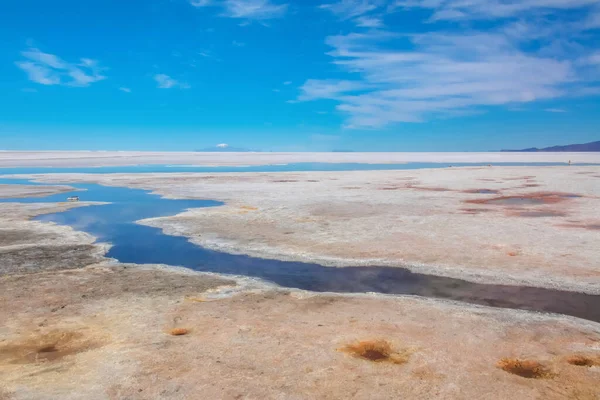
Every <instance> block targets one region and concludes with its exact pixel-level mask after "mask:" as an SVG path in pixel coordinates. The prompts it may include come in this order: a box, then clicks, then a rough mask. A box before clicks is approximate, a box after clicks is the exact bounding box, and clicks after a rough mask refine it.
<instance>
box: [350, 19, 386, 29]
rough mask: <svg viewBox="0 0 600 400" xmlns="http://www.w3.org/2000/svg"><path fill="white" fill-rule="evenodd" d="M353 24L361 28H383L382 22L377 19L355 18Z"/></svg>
mask: <svg viewBox="0 0 600 400" xmlns="http://www.w3.org/2000/svg"><path fill="white" fill-rule="evenodd" d="M354 22H355V23H356V25H357V26H360V27H362V28H380V27H382V26H383V21H382V20H381V18H378V17H367V16H362V17H357V18H356V19H355V20H354Z"/></svg>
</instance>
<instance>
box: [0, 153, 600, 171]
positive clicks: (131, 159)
mask: <svg viewBox="0 0 600 400" xmlns="http://www.w3.org/2000/svg"><path fill="white" fill-rule="evenodd" d="M569 160H570V161H572V162H574V163H598V164H600V153H518V152H515V153H512V152H474V153H427V152H423V153H400V152H394V153H385V152H377V153H359V152H356V153H308V152H307V153H281V152H279V153H278V152H256V153H253V152H245V153H202V152H139V151H137V152H134V151H21V152H20V151H0V167H65V168H66V167H102V166H119V165H121V166H123V165H145V164H163V165H168V164H179V165H181V164H189V165H212V166H235V165H267V164H271V165H273V164H290V163H311V162H312V163H368V164H402V163H408V162H435V163H469V162H477V163H482V162H483V163H502V162H529V163H533V162H559V163H568V162H569Z"/></svg>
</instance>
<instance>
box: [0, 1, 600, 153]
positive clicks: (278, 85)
mask: <svg viewBox="0 0 600 400" xmlns="http://www.w3.org/2000/svg"><path fill="white" fill-rule="evenodd" d="M1 3H2V4H0V37H1V38H2V40H1V41H0V93H1V94H2V95H1V96H0V149H4V150H165V151H176V150H197V149H203V148H207V147H212V146H216V145H217V144H228V145H230V146H232V147H238V148H248V149H254V150H263V151H331V150H352V151H487V150H498V149H503V148H525V147H532V146H536V147H545V146H550V145H556V144H569V143H585V142H591V141H596V140H600V0H302V1H300V0H295V1H292V0H287V1H286V0H127V1H123V0H103V1H96V2H89V1H81V0H54V1H42V0H2V2H1Z"/></svg>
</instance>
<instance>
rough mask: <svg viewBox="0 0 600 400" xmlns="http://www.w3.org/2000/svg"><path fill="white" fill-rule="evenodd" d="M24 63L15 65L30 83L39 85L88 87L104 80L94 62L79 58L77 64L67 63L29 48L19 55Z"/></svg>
mask: <svg viewBox="0 0 600 400" xmlns="http://www.w3.org/2000/svg"><path fill="white" fill-rule="evenodd" d="M21 55H22V56H23V57H25V58H26V59H27V60H26V61H19V62H17V63H16V65H17V67H19V68H21V69H22V70H23V71H25V72H26V73H27V76H28V78H29V80H30V81H32V82H36V83H39V84H40V85H66V86H82V87H83V86H89V85H90V84H92V83H94V82H98V81H101V80H103V79H106V77H105V76H103V75H102V74H101V71H102V69H101V68H100V67H99V66H98V63H97V62H96V61H95V60H92V59H89V58H81V59H80V60H79V61H80V62H79V63H69V62H66V61H64V60H63V59H61V58H60V57H58V56H56V55H54V54H49V53H44V52H42V51H40V50H39V49H36V48H29V49H27V50H26V51H23V52H22V53H21Z"/></svg>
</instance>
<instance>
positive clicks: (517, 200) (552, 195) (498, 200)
mask: <svg viewBox="0 0 600 400" xmlns="http://www.w3.org/2000/svg"><path fill="white" fill-rule="evenodd" d="M580 197H583V196H581V195H579V194H573V193H562V192H535V193H525V194H522V195H517V196H501V197H493V198H491V199H489V198H488V199H474V200H465V203H470V204H494V205H501V206H525V205H544V204H556V203H560V202H562V201H566V200H569V199H575V198H580Z"/></svg>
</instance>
